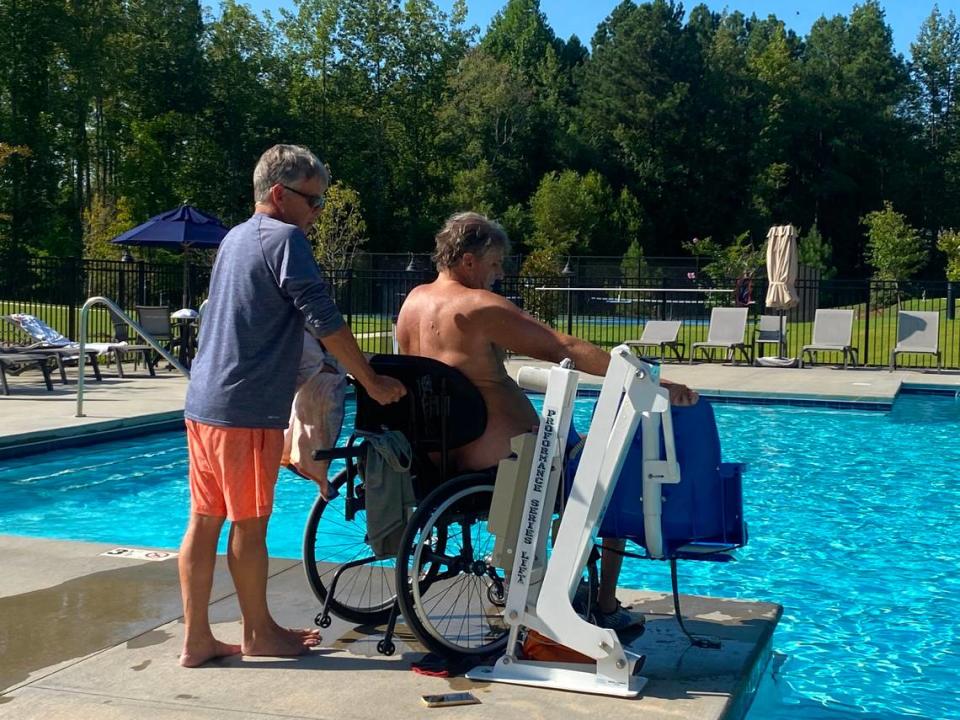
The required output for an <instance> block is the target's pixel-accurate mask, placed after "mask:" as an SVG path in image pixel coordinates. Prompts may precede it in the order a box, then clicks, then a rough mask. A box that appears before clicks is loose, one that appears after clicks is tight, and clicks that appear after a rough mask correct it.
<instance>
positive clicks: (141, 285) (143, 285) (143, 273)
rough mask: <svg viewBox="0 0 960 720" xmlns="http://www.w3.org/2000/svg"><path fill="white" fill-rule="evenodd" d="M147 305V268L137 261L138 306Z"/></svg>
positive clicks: (140, 261) (141, 261)
mask: <svg viewBox="0 0 960 720" xmlns="http://www.w3.org/2000/svg"><path fill="white" fill-rule="evenodd" d="M146 304H147V266H146V264H145V263H144V262H143V260H137V305H146Z"/></svg>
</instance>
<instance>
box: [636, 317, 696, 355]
mask: <svg viewBox="0 0 960 720" xmlns="http://www.w3.org/2000/svg"><path fill="white" fill-rule="evenodd" d="M680 325H681V323H680V321H679V320H648V321H647V324H646V325H644V326H643V333H642V334H641V335H640V339H639V340H627V342H625V343H624V345H627V346H628V347H631V348H638V349H639V348H644V347H655V348H658V349H659V351H660V359H661V360H663V355H664V351H665V350H666V349H669V350H670V351H671V352H673V354H674V355H676V356H677V362H681V361H682V360H683V347H684V345H683V343H682V342H678V341H677V335H679V334H680Z"/></svg>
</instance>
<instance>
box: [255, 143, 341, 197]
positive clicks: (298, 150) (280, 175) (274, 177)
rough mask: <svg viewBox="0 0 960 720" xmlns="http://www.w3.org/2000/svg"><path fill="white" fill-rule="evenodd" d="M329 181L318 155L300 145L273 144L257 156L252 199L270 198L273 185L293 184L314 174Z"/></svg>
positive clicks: (327, 173) (313, 176)
mask: <svg viewBox="0 0 960 720" xmlns="http://www.w3.org/2000/svg"><path fill="white" fill-rule="evenodd" d="M318 175H319V176H320V177H321V178H322V179H323V183H324V185H329V184H330V173H329V172H327V168H326V166H324V164H323V163H322V162H320V161H319V160H318V159H317V156H316V155H314V154H313V153H312V152H310V151H309V150H308V149H307V148H305V147H303V146H302V145H274V146H273V147H272V148H270V149H269V150H267V151H266V152H264V153H263V155H261V156H260V159H259V160H258V161H257V167H255V168H254V170H253V199H254V200H256V201H257V202H264V201H266V200H267V199H269V196H270V188H272V187H273V186H274V185H293V184H294V183H298V182H300V181H302V180H310V179H312V178H315V177H317V176H318Z"/></svg>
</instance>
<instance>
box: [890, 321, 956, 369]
mask: <svg viewBox="0 0 960 720" xmlns="http://www.w3.org/2000/svg"><path fill="white" fill-rule="evenodd" d="M900 353H924V354H927V355H936V357H937V372H941V371H942V370H943V356H942V354H941V352H940V313H938V312H935V311H926V312H923V311H920V310H901V311H900V312H898V313H897V345H896V347H895V348H893V350H891V351H890V370H891V371H893V370H896V368H897V355H899V354H900Z"/></svg>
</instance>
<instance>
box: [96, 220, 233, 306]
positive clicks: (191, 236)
mask: <svg viewBox="0 0 960 720" xmlns="http://www.w3.org/2000/svg"><path fill="white" fill-rule="evenodd" d="M226 234H227V228H226V226H224V224H223V223H222V222H220V220H219V218H216V217H214V216H213V215H209V214H207V213H205V212H203V211H201V210H198V209H197V208H195V207H193V206H192V205H181V206H180V207H178V208H175V209H173V210H167V211H166V212H163V213H160V214H159V215H154V216H153V217H152V218H150V219H149V220H147V221H146V222H145V223H142V224H140V225H137V226H136V227H135V228H133V229H132V230H127V231H126V232H125V233H123V234H122V235H118V236H117V237H115V238H114V239H113V240H111V241H110V242H112V243H115V244H117V245H137V246H140V247H157V248H163V249H165V250H172V251H174V252H182V253H183V305H184V307H186V305H187V302H188V297H189V288H188V284H189V270H188V265H187V253H188V251H189V250H190V249H191V248H200V249H213V248H216V247H219V245H220V241H221V240H223V237H224V235H226Z"/></svg>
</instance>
